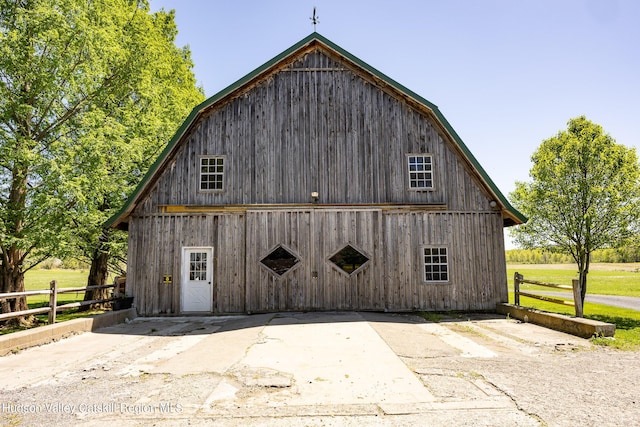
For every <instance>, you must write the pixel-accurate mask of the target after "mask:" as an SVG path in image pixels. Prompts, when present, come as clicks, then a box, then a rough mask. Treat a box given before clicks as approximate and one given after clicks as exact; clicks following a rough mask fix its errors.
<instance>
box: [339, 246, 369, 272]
mask: <svg viewBox="0 0 640 427" xmlns="http://www.w3.org/2000/svg"><path fill="white" fill-rule="evenodd" d="M329 261H331V262H332V263H333V264H335V265H336V266H337V267H338V268H340V269H341V270H342V271H344V272H345V273H347V274H352V273H353V272H354V271H356V270H358V269H359V268H360V267H362V266H363V265H365V264H366V263H367V261H369V258H367V257H366V256H365V255H364V254H363V253H361V252H360V251H358V250H357V249H355V248H354V247H353V246H351V245H347V246H345V247H344V248H342V249H340V250H339V251H338V252H336V253H335V255H333V256H332V257H331V258H329Z"/></svg>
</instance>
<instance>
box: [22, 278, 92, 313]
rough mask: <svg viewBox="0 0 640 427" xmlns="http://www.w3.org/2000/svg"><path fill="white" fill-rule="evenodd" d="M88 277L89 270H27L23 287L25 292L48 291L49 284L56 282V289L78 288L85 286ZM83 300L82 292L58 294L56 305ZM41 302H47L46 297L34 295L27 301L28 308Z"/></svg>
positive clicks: (47, 298)
mask: <svg viewBox="0 0 640 427" xmlns="http://www.w3.org/2000/svg"><path fill="white" fill-rule="evenodd" d="M88 277H89V270H59V269H52V270H29V271H27V273H26V274H25V276H24V287H25V290H27V291H34V290H42V289H49V283H51V281H52V280H56V281H57V282H58V288H78V287H82V286H87V278H88ZM83 298H84V292H76V293H72V294H60V295H58V304H63V303H68V302H74V301H82V299H83ZM43 302H47V303H48V302H49V296H48V295H35V296H32V297H28V299H27V303H28V304H29V305H30V306H31V305H32V304H34V306H35V304H38V303H43Z"/></svg>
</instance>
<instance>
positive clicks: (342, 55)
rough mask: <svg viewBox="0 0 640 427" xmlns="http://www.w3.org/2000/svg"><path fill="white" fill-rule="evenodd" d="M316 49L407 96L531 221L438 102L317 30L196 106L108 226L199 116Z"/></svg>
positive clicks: (498, 196)
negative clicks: (499, 184)
mask: <svg viewBox="0 0 640 427" xmlns="http://www.w3.org/2000/svg"><path fill="white" fill-rule="evenodd" d="M314 49H321V50H324V51H325V52H327V53H328V54H330V55H331V56H334V57H337V58H339V60H341V61H344V62H345V64H346V65H348V66H349V68H350V69H352V71H354V72H356V73H358V74H360V75H361V76H363V77H365V78H366V79H367V80H370V81H373V82H375V84H376V85H378V86H379V87H380V88H381V89H383V90H385V91H386V92H388V93H390V94H392V95H393V96H395V97H397V98H401V99H403V100H404V101H405V102H407V103H408V104H409V105H411V106H412V107H414V108H416V109H418V110H419V111H422V112H423V113H424V114H426V115H428V116H430V117H431V118H432V119H433V121H434V122H435V123H437V125H438V128H439V130H440V132H442V134H443V135H445V136H446V137H447V139H448V140H450V141H451V142H452V143H453V145H454V146H455V147H454V148H455V149H456V150H457V151H458V153H459V154H460V156H461V157H462V158H463V159H464V161H466V163H467V164H468V165H469V166H470V169H471V170H472V171H473V172H474V174H475V175H476V177H477V178H478V180H479V182H480V183H481V185H482V186H483V187H484V188H485V190H486V191H487V192H488V193H489V194H490V195H491V196H492V197H493V198H494V200H495V201H496V203H497V204H498V207H499V209H500V210H501V212H502V217H503V219H504V226H512V225H517V224H522V223H524V222H526V221H527V218H526V217H525V216H524V215H523V214H522V213H520V212H519V211H518V210H516V209H515V208H514V207H513V206H511V204H510V203H509V201H508V200H507V198H506V197H505V196H504V195H503V194H502V193H501V192H500V190H499V189H498V187H497V186H496V185H495V183H494V182H493V181H492V180H491V178H490V177H489V176H488V175H487V173H486V172H485V170H484V169H483V168H482V166H481V165H480V164H479V163H478V161H477V160H476V158H475V157H474V156H473V154H471V152H470V151H469V149H468V148H467V146H466V145H465V144H464V142H463V141H462V139H461V138H460V136H458V134H457V133H456V131H455V130H454V129H453V128H452V127H451V125H450V124H449V122H448V121H447V119H446V118H445V117H444V116H443V115H442V113H441V112H440V110H439V109H438V107H437V106H436V105H434V104H432V103H431V102H429V101H428V100H426V99H425V98H423V97H421V96H420V95H418V94H416V93H415V92H413V91H411V90H410V89H408V88H406V87H404V86H403V85H401V84H400V83H398V82H396V81H395V80H393V79H391V78H389V77H388V76H386V75H385V74H383V73H381V72H380V71H378V70H376V69H375V68H373V67H372V66H370V65H368V64H366V63H365V62H363V61H362V60H360V59H358V58H356V57H355V56H353V55H352V54H350V53H349V52H347V51H346V50H344V49H342V48H341V47H340V46H338V45H336V44H335V43H333V42H331V41H330V40H328V39H327V38H325V37H323V36H321V35H320V34H318V33H316V32H314V33H312V34H310V35H309V36H308V37H306V38H304V39H303V40H301V41H299V42H298V43H296V44H295V45H293V46H292V47H290V48H289V49H287V50H285V51H284V52H282V53H281V54H279V55H278V56H276V57H275V58H273V59H271V60H270V61H268V62H267V63H265V64H264V65H262V66H261V67H259V68H257V69H255V70H254V71H252V72H251V73H249V74H247V75H246V76H244V77H243V78H241V79H240V80H238V81H236V82H235V83H233V84H232V85H230V86H228V87H226V88H225V89H223V90H221V91H220V92H218V93H217V94H215V95H213V96H212V97H210V98H209V99H207V100H206V101H204V102H203V103H201V104H200V105H198V106H196V107H195V108H194V109H193V110H192V111H191V113H190V114H189V116H188V117H187V119H186V120H185V121H184V123H183V124H182V126H180V128H179V129H178V131H177V132H176V133H175V135H174V136H173V138H172V139H171V141H169V143H168V144H167V146H166V147H165V149H164V150H163V152H162V153H161V154H160V156H159V157H158V159H157V160H156V161H155V163H154V164H153V165H152V166H151V168H150V169H149V171H148V172H147V174H146V175H145V176H144V178H143V179H142V181H141V182H140V184H139V185H138V186H137V188H136V189H135V191H134V192H133V193H132V194H131V196H130V197H129V199H128V200H127V201H126V203H125V204H124V206H123V207H122V209H121V210H120V211H119V212H118V213H116V214H115V215H114V216H113V217H112V218H110V219H109V221H108V222H107V223H106V226H108V227H114V228H121V229H126V228H127V222H128V216H129V215H130V214H131V212H133V210H134V209H135V207H136V205H137V204H138V203H139V202H140V201H142V200H143V199H144V196H145V195H146V194H147V191H148V190H149V189H150V188H151V187H152V186H153V184H154V182H155V180H156V178H157V176H158V175H159V174H160V173H161V171H162V170H163V168H164V166H165V165H166V164H168V162H170V160H171V156H172V154H173V153H174V152H175V150H176V149H177V148H178V146H179V142H180V141H181V140H182V139H183V137H184V136H185V135H187V134H188V133H189V132H190V131H191V130H192V128H193V127H194V126H196V124H197V122H198V120H199V118H200V117H202V116H203V115H204V114H206V112H207V111H209V110H211V109H213V108H216V107H218V106H219V105H221V104H223V103H225V102H226V101H227V100H229V99H231V98H234V97H236V96H238V95H239V94H240V93H242V92H245V91H247V90H248V89H249V88H251V87H253V86H254V85H256V84H258V83H259V82H260V81H262V80H263V79H264V78H267V77H268V76H269V75H272V74H273V73H275V72H277V71H278V70H280V69H282V68H284V67H286V66H288V65H289V64H291V63H292V62H293V61H294V60H295V59H297V58H299V57H301V56H303V55H305V54H306V53H308V52H310V51H312V50H314Z"/></svg>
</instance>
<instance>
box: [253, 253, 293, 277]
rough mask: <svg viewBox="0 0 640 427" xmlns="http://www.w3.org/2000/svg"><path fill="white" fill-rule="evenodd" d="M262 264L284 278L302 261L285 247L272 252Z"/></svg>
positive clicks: (263, 259) (262, 260)
mask: <svg viewBox="0 0 640 427" xmlns="http://www.w3.org/2000/svg"><path fill="white" fill-rule="evenodd" d="M260 262H261V263H262V265H264V266H265V267H267V268H268V269H269V270H271V271H272V272H274V273H275V274H277V275H278V276H282V275H283V274H285V273H286V272H287V271H289V270H291V268H292V267H293V266H294V265H296V264H297V263H298V262H300V260H299V259H298V257H297V256H295V255H294V254H292V253H291V252H289V251H288V250H286V249H285V248H284V247H282V246H278V247H277V248H275V249H274V250H272V251H271V252H270V253H269V255H267V256H266V257H264V258H262V259H261V260H260Z"/></svg>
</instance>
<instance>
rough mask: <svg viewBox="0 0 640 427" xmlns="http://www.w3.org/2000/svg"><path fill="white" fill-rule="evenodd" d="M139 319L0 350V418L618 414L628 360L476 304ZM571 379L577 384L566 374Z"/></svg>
mask: <svg viewBox="0 0 640 427" xmlns="http://www.w3.org/2000/svg"><path fill="white" fill-rule="evenodd" d="M438 320H439V321H438V322H428V321H425V320H424V319H422V318H420V317H418V316H415V315H394V314H382V313H353V312H345V313H285V314H277V315H276V314H264V315H252V316H240V317H228V318H220V317H197V318H196V317H193V318H139V319H136V320H134V321H132V322H130V323H128V324H121V325H118V326H114V327H109V328H104V329H101V330H99V331H98V332H97V333H95V332H94V333H84V334H81V335H77V336H74V337H71V338H67V339H64V340H62V341H60V342H56V343H52V344H48V345H44V346H41V347H37V348H32V349H28V350H24V351H22V352H19V353H17V354H14V355H10V356H6V357H2V358H0V378H1V385H2V391H1V392H0V422H1V423H2V424H3V425H25V426H29V425H44V424H47V425H50V424H53V423H55V424H63V425H87V426H106V425H114V424H117V425H156V426H173V425H176V426H177V425H186V424H189V425H212V424H213V425H232V426H241V425H242V426H244V425H291V426H294V425H295V426H298V425H336V426H338V425H376V426H377V425H394V426H396V425H435V426H451V425H456V426H458V425H469V426H502V425H504V426H545V425H558V426H561V425H583V426H588V425H594V426H595V425H598V426H601V425H631V424H634V423H637V422H639V421H640V417H639V416H638V415H637V414H638V413H640V411H639V409H640V405H639V404H638V401H637V396H638V395H640V377H639V372H640V363H639V362H640V357H639V355H638V353H622V352H615V351H610V350H606V349H594V348H592V346H591V345H590V343H589V342H588V341H586V340H583V339H580V338H575V337H572V336H569V335H566V334H562V333H559V332H555V331H551V330H547V329H544V328H541V327H538V326H536V325H532V324H525V323H519V322H516V321H513V320H509V319H505V318H501V317H496V316H491V315H468V316H465V317H463V318H442V319H438ZM576 384H579V385H576Z"/></svg>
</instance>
